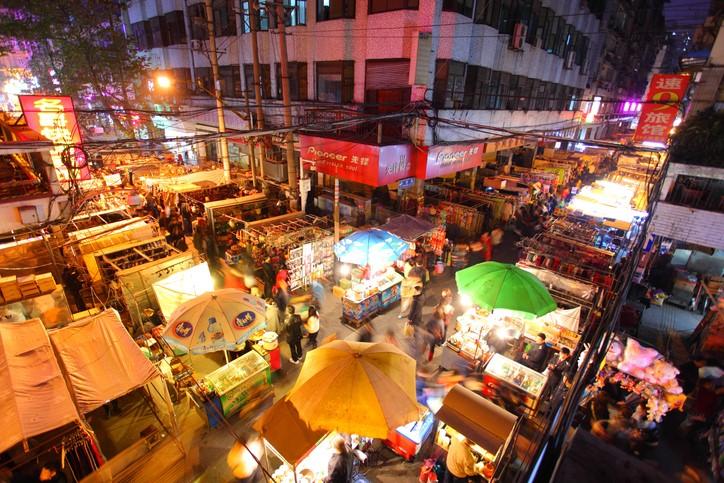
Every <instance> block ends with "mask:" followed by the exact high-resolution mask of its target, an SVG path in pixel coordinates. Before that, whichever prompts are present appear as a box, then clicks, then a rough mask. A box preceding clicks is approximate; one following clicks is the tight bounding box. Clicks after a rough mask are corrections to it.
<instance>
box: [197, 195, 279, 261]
mask: <svg viewBox="0 0 724 483" xmlns="http://www.w3.org/2000/svg"><path fill="white" fill-rule="evenodd" d="M270 204H271V202H270V201H269V200H268V199H267V197H266V196H265V195H263V194H255V195H249V196H242V197H239V198H232V199H227V200H219V201H211V202H208V203H204V209H205V211H206V221H207V223H208V226H209V229H210V230H211V233H212V234H213V237H214V240H215V241H216V245H217V247H218V250H219V253H224V252H225V251H226V249H227V248H229V247H230V246H231V245H232V243H233V236H234V234H235V229H236V228H237V226H238V227H242V226H243V224H244V223H245V222H250V221H257V220H261V219H263V218H268V217H269V216H270V215H271V214H272V211H273V210H271V208H272V207H271V205H270Z"/></svg>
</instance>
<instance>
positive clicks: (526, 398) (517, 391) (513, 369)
mask: <svg viewBox="0 0 724 483" xmlns="http://www.w3.org/2000/svg"><path fill="white" fill-rule="evenodd" d="M545 383H546V376H544V375H543V374H541V373H539V372H536V371H534V370H533V369H529V368H528V367H526V366H524V365H523V364H520V363H518V362H516V361H514V360H512V359H509V358H507V357H505V356H503V355H502V354H494V355H493V357H491V358H490V361H488V363H487V365H486V366H485V372H484V374H483V389H482V393H483V396H485V397H486V398H488V399H491V400H494V401H498V402H499V404H500V405H501V406H503V407H506V408H508V409H509V411H511V412H514V413H529V412H532V411H534V410H535V408H536V406H537V404H538V398H539V397H540V395H541V392H543V386H545Z"/></svg>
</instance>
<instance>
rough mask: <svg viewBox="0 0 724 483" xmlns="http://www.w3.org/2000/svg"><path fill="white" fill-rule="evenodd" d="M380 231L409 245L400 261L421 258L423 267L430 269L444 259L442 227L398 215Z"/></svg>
mask: <svg viewBox="0 0 724 483" xmlns="http://www.w3.org/2000/svg"><path fill="white" fill-rule="evenodd" d="M380 229H381V230H385V231H387V232H389V233H392V234H393V235H397V236H399V237H400V238H402V239H403V240H405V241H406V242H408V243H409V244H410V248H409V249H408V250H407V252H405V253H404V254H403V255H402V257H401V258H402V259H407V258H410V257H412V256H415V255H417V256H422V257H423V262H424V264H425V266H427V267H430V268H431V267H432V265H433V263H435V262H436V261H438V260H440V261H441V260H444V259H445V253H444V251H445V248H446V246H447V244H446V236H445V227H444V226H441V225H435V224H434V223H432V222H430V221H427V220H422V219H420V218H415V217H413V216H410V215H399V216H395V217H393V218H390V219H389V220H387V223H385V224H384V225H382V226H380Z"/></svg>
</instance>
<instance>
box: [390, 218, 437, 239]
mask: <svg viewBox="0 0 724 483" xmlns="http://www.w3.org/2000/svg"><path fill="white" fill-rule="evenodd" d="M434 228H435V224H434V223H431V222H429V221H427V220H421V219H419V218H415V217H412V216H410V215H400V216H395V217H394V218H390V219H389V220H388V221H387V223H385V224H384V225H382V226H381V227H380V229H382V230H385V231H388V232H390V233H392V234H394V235H397V236H399V237H400V238H402V239H403V240H405V241H408V242H413V241H415V240H417V239H418V238H420V237H421V236H423V235H425V234H426V233H429V232H430V231H432V230H433V229H434Z"/></svg>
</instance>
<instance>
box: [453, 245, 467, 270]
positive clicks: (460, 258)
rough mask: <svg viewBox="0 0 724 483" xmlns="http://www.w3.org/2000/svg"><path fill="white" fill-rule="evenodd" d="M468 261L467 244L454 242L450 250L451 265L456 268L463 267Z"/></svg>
mask: <svg viewBox="0 0 724 483" xmlns="http://www.w3.org/2000/svg"><path fill="white" fill-rule="evenodd" d="M468 262H469V259H468V245H467V244H466V243H456V244H455V246H454V247H453V250H452V267H453V268H454V269H456V270H459V269H463V268H465V267H467V266H468Z"/></svg>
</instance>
